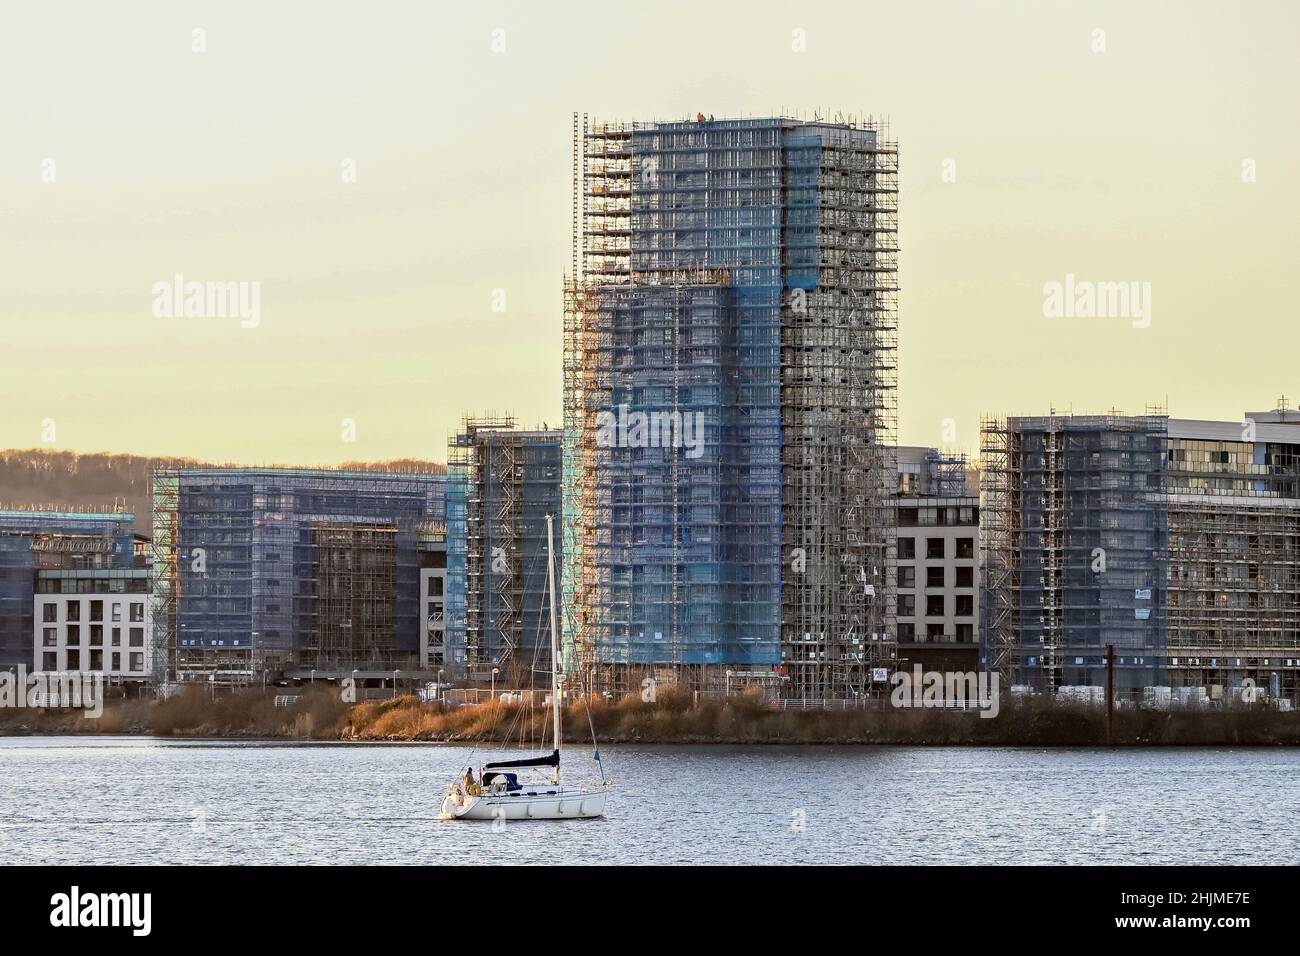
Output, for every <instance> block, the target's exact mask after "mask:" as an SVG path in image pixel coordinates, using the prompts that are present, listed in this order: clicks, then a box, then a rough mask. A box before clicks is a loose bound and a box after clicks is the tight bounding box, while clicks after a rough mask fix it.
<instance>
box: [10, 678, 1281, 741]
mask: <svg viewBox="0 0 1300 956" xmlns="http://www.w3.org/2000/svg"><path fill="white" fill-rule="evenodd" d="M274 696H275V695H274V694H273V693H270V692H267V693H263V692H262V691H260V690H257V691H246V692H243V693H237V694H230V695H225V696H222V697H218V698H216V699H211V698H209V697H208V695H207V694H206V693H205V692H204V691H203V690H202V689H201V688H189V689H188V690H187V691H186V692H185V693H183V694H180V695H177V696H175V697H172V698H170V699H168V700H165V701H145V700H138V701H117V702H112V703H109V704H107V705H106V706H105V708H104V713H103V715H102V716H101V717H99V718H98V719H85V718H83V717H82V716H81V714H80V713H78V712H59V711H46V712H42V711H35V710H25V709H17V710H6V711H0V734H7V735H13V734H153V735H158V736H184V737H232V738H241V737H242V738H255V737H262V738H265V737H272V738H285V739H299V740H358V741H403V740H422V741H444V742H462V741H463V742H478V741H499V740H503V739H509V740H511V741H517V740H520V739H523V740H525V741H533V742H537V743H538V744H540V742H541V741H542V740H544V739H546V737H547V736H548V734H549V718H548V717H547V715H546V714H545V713H543V712H542V711H541V710H535V711H529V710H527V709H525V708H522V707H520V706H517V705H511V704H503V703H499V702H493V703H485V704H478V705H475V706H469V707H444V706H442V705H440V704H424V703H421V702H420V701H419V700H417V699H416V698H414V697H398V698H395V699H393V700H386V701H367V702H364V703H360V704H353V705H349V704H346V703H344V702H343V701H341V700H340V699H339V698H338V695H337V693H335V692H332V691H330V690H328V689H325V688H319V689H313V690H308V691H306V692H304V693H303V694H302V696H301V697H300V698H299V699H298V700H297V701H296V702H295V703H293V704H292V705H290V706H288V707H276V706H275V704H274ZM592 716H593V718H594V720H595V725H596V729H597V732H598V735H599V738H600V740H601V741H604V742H611V743H660V744H715V743H718V744H720V743H726V744H899V745H914V746H962V745H969V746H1092V745H1097V744H1103V743H1105V740H1106V716H1105V713H1104V712H1103V711H1101V710H1100V709H1098V708H1089V707H1085V706H1081V705H1075V704H1065V703H1056V702H1053V701H1050V700H1041V699H1030V700H1017V701H1013V700H1010V699H1004V700H1003V702H1002V706H1001V709H1000V712H999V714H998V716H997V717H996V718H993V719H987V718H981V717H978V716H976V715H975V714H973V713H972V714H964V713H958V712H953V711H944V710H937V709H899V708H894V707H890V706H889V705H888V704H885V705H883V706H882V707H881V708H880V709H873V710H855V711H793V710H790V711H780V710H772V709H770V708H769V707H768V706H766V705H765V704H764V702H763V701H762V700H761V699H760V698H759V697H757V696H750V695H741V696H738V697H734V698H732V699H730V700H728V701H726V702H723V701H713V700H707V701H702V702H700V703H699V704H698V705H695V704H694V703H693V702H692V699H691V695H690V694H689V693H687V692H685V691H680V690H678V689H675V688H669V689H667V690H665V691H661V692H660V693H659V695H658V699H657V700H655V701H654V702H646V701H642V700H641V699H640V697H639V696H638V695H631V696H628V697H626V698H624V699H622V700H618V701H604V700H596V701H593V702H592ZM565 729H566V737H567V738H568V739H570V740H573V741H575V742H583V741H586V740H587V739H588V731H587V713H586V708H585V707H584V706H583V705H582V704H581V703H575V704H572V705H570V707H569V708H568V712H567V714H566V716H565ZM1115 743H1116V744H1117V745H1121V746H1142V745H1154V746H1164V745H1173V746H1180V745H1237V746H1258V745H1284V746H1297V745H1300V713H1296V712H1292V713H1281V712H1278V711H1274V710H1269V709H1265V708H1262V707H1253V708H1226V709H1222V710H1175V711H1165V712H1162V711H1155V710H1142V709H1124V710H1120V711H1118V712H1117V713H1116V715H1115Z"/></svg>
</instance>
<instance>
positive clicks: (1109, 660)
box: [1106, 644, 1115, 747]
mask: <svg viewBox="0 0 1300 956" xmlns="http://www.w3.org/2000/svg"><path fill="white" fill-rule="evenodd" d="M1106 746H1107V747H1113V746H1115V645H1114V644H1107V645H1106Z"/></svg>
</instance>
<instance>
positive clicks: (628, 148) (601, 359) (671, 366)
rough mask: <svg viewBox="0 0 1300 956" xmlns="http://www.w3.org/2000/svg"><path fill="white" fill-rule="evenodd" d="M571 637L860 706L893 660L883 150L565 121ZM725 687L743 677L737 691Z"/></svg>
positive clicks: (755, 130) (623, 660)
mask: <svg viewBox="0 0 1300 956" xmlns="http://www.w3.org/2000/svg"><path fill="white" fill-rule="evenodd" d="M573 161H574V165H573V188H574V212H573V229H574V238H573V264H572V273H571V276H570V279H569V281H568V283H567V284H566V317H565V379H564V381H565V423H564V452H565V554H566V563H565V595H566V609H567V613H566V628H567V631H568V635H569V637H570V638H571V639H572V641H573V644H574V646H575V647H576V648H577V649H578V651H579V653H580V655H581V658H582V661H583V663H584V664H586V665H588V666H589V667H590V668H591V669H592V670H593V672H594V673H595V675H596V679H597V682H598V683H610V682H611V681H612V683H613V684H615V685H619V684H621V683H622V680H623V678H625V677H626V676H633V677H635V675H636V674H638V673H643V672H645V671H647V670H651V671H654V672H655V673H662V671H663V670H664V669H665V668H669V669H672V670H673V671H674V672H675V679H677V680H690V681H693V682H697V683H700V682H702V683H706V684H707V683H718V684H720V683H721V676H722V675H723V674H724V673H726V672H731V674H732V675H733V676H734V675H736V674H737V672H738V671H739V670H741V669H743V673H744V674H745V675H747V676H752V675H753V674H755V673H756V672H759V671H766V672H767V673H768V674H773V675H779V676H780V677H782V678H783V680H782V681H781V683H782V685H783V688H784V692H785V693H786V694H787V695H788V696H793V697H806V698H821V697H836V696H854V695H860V694H864V693H869V692H870V691H871V690H872V687H873V683H874V684H875V686H876V687H877V688H880V687H883V686H884V685H883V684H882V683H880V682H879V681H878V680H877V681H875V682H873V672H874V676H876V677H877V678H878V677H879V674H878V672H877V668H879V667H887V666H889V663H888V662H889V661H891V660H892V659H893V657H894V653H893V649H892V645H891V644H890V642H889V639H888V631H889V628H888V626H887V625H888V622H887V616H888V615H889V614H891V613H892V602H891V601H890V600H889V597H890V595H889V591H890V587H891V585H890V582H889V581H888V580H887V576H886V574H885V564H886V549H887V541H888V534H887V525H888V522H889V520H890V509H889V497H890V494H891V493H892V491H893V485H894V482H895V478H894V467H893V463H892V460H891V456H890V449H891V448H892V445H893V442H894V426H895V417H896V414H895V408H896V401H895V389H896V377H895V370H896V363H895V354H896V328H897V311H896V295H897V169H898V152H897V147H896V145H895V144H893V143H891V142H888V141H887V138H886V135H885V133H884V132H883V130H882V128H881V127H879V126H877V125H876V124H874V123H872V122H870V121H867V122H858V121H852V120H850V121H847V122H843V121H836V122H829V121H822V120H813V121H805V120H800V119H791V118H773V119H730V120H714V119H705V118H704V117H703V116H700V117H698V118H697V119H696V120H695V121H687V122H669V123H646V124H642V123H633V124H603V125H595V126H593V125H591V124H589V123H588V122H587V120H586V119H585V117H584V118H582V119H579V118H578V117H576V116H575V118H574V157H573ZM733 686H734V685H733Z"/></svg>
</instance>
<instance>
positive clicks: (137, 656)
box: [131, 651, 144, 671]
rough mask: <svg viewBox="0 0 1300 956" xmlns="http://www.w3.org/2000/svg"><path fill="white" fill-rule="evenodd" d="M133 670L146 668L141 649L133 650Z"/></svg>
mask: <svg viewBox="0 0 1300 956" xmlns="http://www.w3.org/2000/svg"><path fill="white" fill-rule="evenodd" d="M131 670H133V671H142V670H144V654H142V653H140V652H139V651H132V652H131Z"/></svg>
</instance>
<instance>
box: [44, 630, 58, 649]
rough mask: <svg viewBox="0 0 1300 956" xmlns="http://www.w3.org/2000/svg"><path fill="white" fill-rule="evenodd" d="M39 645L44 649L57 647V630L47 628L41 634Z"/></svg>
mask: <svg viewBox="0 0 1300 956" xmlns="http://www.w3.org/2000/svg"><path fill="white" fill-rule="evenodd" d="M41 644H42V645H44V646H45V647H58V646H59V629H58V628H57V627H47V628H45V630H44V631H43V632H42V634H41Z"/></svg>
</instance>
